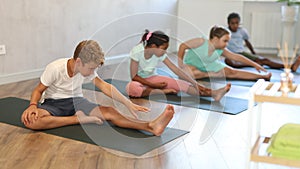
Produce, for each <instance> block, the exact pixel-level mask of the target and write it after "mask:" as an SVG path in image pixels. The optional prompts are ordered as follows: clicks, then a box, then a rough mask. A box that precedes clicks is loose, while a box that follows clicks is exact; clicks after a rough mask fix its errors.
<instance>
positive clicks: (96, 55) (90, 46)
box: [73, 40, 104, 65]
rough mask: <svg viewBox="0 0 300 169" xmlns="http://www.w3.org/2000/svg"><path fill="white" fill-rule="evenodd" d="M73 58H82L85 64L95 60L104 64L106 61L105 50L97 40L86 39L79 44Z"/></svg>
mask: <svg viewBox="0 0 300 169" xmlns="http://www.w3.org/2000/svg"><path fill="white" fill-rule="evenodd" d="M73 58H74V59H75V60H76V59H77V58H80V59H81V61H82V63H83V64H85V63H89V62H94V63H96V64H98V65H102V64H103V63H104V52H103V51H102V48H101V47H100V46H99V44H98V43H97V42H96V41H94V40H84V41H81V42H80V43H79V44H78V45H77V47H76V49H75V51H74V55H73Z"/></svg>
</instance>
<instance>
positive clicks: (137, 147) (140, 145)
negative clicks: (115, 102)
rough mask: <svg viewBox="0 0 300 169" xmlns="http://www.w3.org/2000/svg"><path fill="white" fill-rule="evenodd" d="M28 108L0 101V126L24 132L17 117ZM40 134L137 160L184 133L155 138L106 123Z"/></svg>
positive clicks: (16, 100)
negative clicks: (55, 136)
mask: <svg viewBox="0 0 300 169" xmlns="http://www.w3.org/2000/svg"><path fill="white" fill-rule="evenodd" d="M28 104H29V101H28V100H23V99H19V98H15V97H7V98H2V99H0V122H2V123H7V124H11V125H14V126H19V127H23V128H25V126H24V125H23V123H22V122H21V115H22V112H23V111H24V110H25V109H26V107H27V106H28ZM41 132H45V133H48V134H53V135H57V136H61V137H65V138H69V139H73V140H78V141H82V142H86V143H90V144H95V145H100V146H102V147H106V148H110V149H114V150H119V151H123V152H126V153H130V154H134V155H138V156H140V155H143V154H145V153H147V152H149V151H151V150H154V149H155V148H158V147H160V146H162V145H164V144H166V143H168V142H171V141H172V140H174V139H176V138H179V137H181V136H183V135H185V134H187V133H188V132H187V131H183V130H178V129H172V128H166V129H165V131H164V133H163V134H162V135H161V136H159V137H157V136H153V135H151V134H149V133H146V132H142V131H138V130H133V129H125V128H120V127H117V126H114V125H112V124H110V123H107V122H106V123H104V124H103V125H96V124H85V125H72V126H65V127H60V128H55V129H50V130H42V131H41Z"/></svg>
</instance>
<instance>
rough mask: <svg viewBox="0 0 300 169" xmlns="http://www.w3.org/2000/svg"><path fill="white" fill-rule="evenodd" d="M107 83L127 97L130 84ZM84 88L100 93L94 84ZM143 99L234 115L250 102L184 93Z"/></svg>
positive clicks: (111, 81) (109, 80)
mask: <svg viewBox="0 0 300 169" xmlns="http://www.w3.org/2000/svg"><path fill="white" fill-rule="evenodd" d="M105 81H106V82H108V83H111V84H112V85H114V86H115V87H116V88H117V89H118V90H119V91H120V92H121V93H122V94H124V95H126V96H127V94H126V90H125V88H126V85H127V83H128V82H126V81H122V80H116V79H114V80H112V79H106V80H105ZM83 88H84V89H88V90H95V91H100V90H99V89H98V88H96V87H95V86H94V85H93V84H92V83H87V84H84V85H83ZM143 98H144V99H149V100H153V101H158V102H163V103H169V104H175V105H181V106H186V107H193V108H198V109H204V110H211V111H216V112H221V113H226V114H232V115H235V114H239V113H241V112H243V111H245V110H247V108H248V100H245V99H240V98H234V97H223V98H222V99H221V101H220V102H216V101H213V100H212V98H211V97H196V96H190V95H187V94H184V93H178V94H177V95H151V96H148V97H143Z"/></svg>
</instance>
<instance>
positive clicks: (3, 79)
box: [0, 54, 128, 85]
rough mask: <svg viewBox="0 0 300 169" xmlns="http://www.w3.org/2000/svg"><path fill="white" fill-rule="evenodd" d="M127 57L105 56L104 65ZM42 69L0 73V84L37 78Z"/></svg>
mask: <svg viewBox="0 0 300 169" xmlns="http://www.w3.org/2000/svg"><path fill="white" fill-rule="evenodd" d="M127 57H128V54H122V55H117V56H110V57H107V58H105V66H107V65H113V64H118V63H121V62H122V61H123V60H124V59H125V58H127ZM43 71H44V68H42V69H34V70H29V71H25V72H18V73H11V74H4V75H0V85H3V84H8V83H14V82H20V81H24V80H30V79H35V78H39V77H40V76H41V75H42V73H43Z"/></svg>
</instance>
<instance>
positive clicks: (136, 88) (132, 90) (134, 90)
mask: <svg viewBox="0 0 300 169" xmlns="http://www.w3.org/2000/svg"><path fill="white" fill-rule="evenodd" d="M143 91H144V87H143V86H142V84H141V83H139V82H135V81H132V82H130V83H128V84H127V86H126V92H127V94H128V95H129V96H131V97H141V96H142V94H143Z"/></svg>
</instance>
